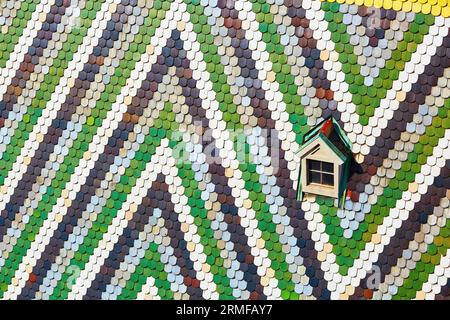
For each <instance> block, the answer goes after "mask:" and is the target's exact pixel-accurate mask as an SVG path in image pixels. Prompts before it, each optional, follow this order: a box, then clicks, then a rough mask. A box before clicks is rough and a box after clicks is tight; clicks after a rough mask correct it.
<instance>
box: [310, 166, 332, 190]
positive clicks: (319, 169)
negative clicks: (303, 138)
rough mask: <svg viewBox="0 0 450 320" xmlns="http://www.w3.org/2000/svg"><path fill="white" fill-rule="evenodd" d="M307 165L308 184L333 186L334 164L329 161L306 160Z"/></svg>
mask: <svg viewBox="0 0 450 320" xmlns="http://www.w3.org/2000/svg"><path fill="white" fill-rule="evenodd" d="M306 163H307V167H308V184H311V183H315V184H319V185H323V186H330V187H332V186H334V165H333V163H331V162H325V161H317V160H311V159H307V160H306Z"/></svg>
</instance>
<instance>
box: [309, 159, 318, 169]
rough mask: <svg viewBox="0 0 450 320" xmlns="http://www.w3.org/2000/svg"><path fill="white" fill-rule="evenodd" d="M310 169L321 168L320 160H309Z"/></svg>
mask: <svg viewBox="0 0 450 320" xmlns="http://www.w3.org/2000/svg"><path fill="white" fill-rule="evenodd" d="M308 169H309V170H320V161H316V160H308Z"/></svg>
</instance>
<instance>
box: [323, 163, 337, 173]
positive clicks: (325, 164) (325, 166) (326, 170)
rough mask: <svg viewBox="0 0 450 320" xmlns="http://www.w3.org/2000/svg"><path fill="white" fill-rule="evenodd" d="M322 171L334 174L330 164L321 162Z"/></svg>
mask: <svg viewBox="0 0 450 320" xmlns="http://www.w3.org/2000/svg"><path fill="white" fill-rule="evenodd" d="M322 171H323V172H329V173H333V172H334V168H333V164H332V163H331V162H322Z"/></svg>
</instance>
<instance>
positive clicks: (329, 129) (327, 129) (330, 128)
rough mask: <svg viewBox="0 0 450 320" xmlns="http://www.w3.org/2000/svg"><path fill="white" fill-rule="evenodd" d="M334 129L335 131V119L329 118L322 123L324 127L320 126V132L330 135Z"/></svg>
mask: <svg viewBox="0 0 450 320" xmlns="http://www.w3.org/2000/svg"><path fill="white" fill-rule="evenodd" d="M332 131H333V121H332V120H331V119H328V120H327V121H325V123H324V124H323V125H322V128H320V132H321V133H323V134H324V135H326V136H327V137H329V136H330V134H331V132H332Z"/></svg>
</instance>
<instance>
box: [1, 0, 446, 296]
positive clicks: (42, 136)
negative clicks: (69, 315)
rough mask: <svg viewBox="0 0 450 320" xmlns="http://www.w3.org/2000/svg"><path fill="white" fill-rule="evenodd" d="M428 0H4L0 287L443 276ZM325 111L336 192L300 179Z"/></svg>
mask: <svg viewBox="0 0 450 320" xmlns="http://www.w3.org/2000/svg"><path fill="white" fill-rule="evenodd" d="M425 5H426V4H424V6H425ZM440 5H441V2H439V6H440ZM441 7H442V8H443V9H442V14H443V13H444V12H447V13H448V12H449V11H448V7H447V6H446V5H443V6H440V8H441ZM405 8H406V7H405ZM414 8H415V7H414ZM430 8H431V7H430ZM433 10H434V9H433ZM433 10H432V9H430V10H428V9H427V8H425V7H424V9H423V10H416V9H414V10H406V9H405V10H404V11H400V10H399V8H395V7H394V8H392V9H390V8H387V9H386V8H382V9H377V8H375V7H370V6H358V5H356V4H339V3H334V2H333V3H331V2H327V1H325V2H321V1H318V0H150V1H147V0H146V1H143V0H142V1H141V0H96V1H94V0H21V1H5V2H4V3H2V7H1V9H0V16H1V17H0V25H1V30H0V31H1V32H0V252H1V254H0V298H2V299H447V298H449V296H450V280H449V278H450V255H449V253H450V252H449V250H450V234H449V233H450V219H448V218H449V217H450V209H449V199H450V191H449V189H450V178H449V176H450V147H449V143H450V99H449V97H450V82H449V80H450V34H449V28H450V19H449V18H446V17H444V16H445V14H443V15H444V16H443V15H441V12H440V11H439V12H438V11H436V10H434V11H433ZM329 115H332V116H333V117H334V118H335V119H337V120H338V121H339V123H340V124H341V126H342V128H343V129H344V130H345V131H346V132H347V134H348V137H349V139H350V140H351V142H352V144H353V150H352V151H353V153H354V155H355V160H356V163H355V165H354V167H353V168H352V172H353V174H352V176H351V178H350V181H349V185H348V192H347V198H346V200H345V203H344V206H343V208H339V207H338V206H337V201H334V200H333V199H328V198H324V197H319V196H317V197H311V196H309V197H306V198H305V199H303V201H302V202H301V203H300V202H298V201H297V200H296V190H295V188H296V185H297V183H296V182H297V177H298V164H299V159H298V156H297V152H298V150H299V146H300V145H299V143H300V142H301V141H302V137H303V135H304V134H305V133H306V132H307V131H308V130H309V129H310V128H311V127H312V126H314V125H315V124H317V123H319V122H320V121H321V120H322V119H324V118H325V117H327V116H329Z"/></svg>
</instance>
